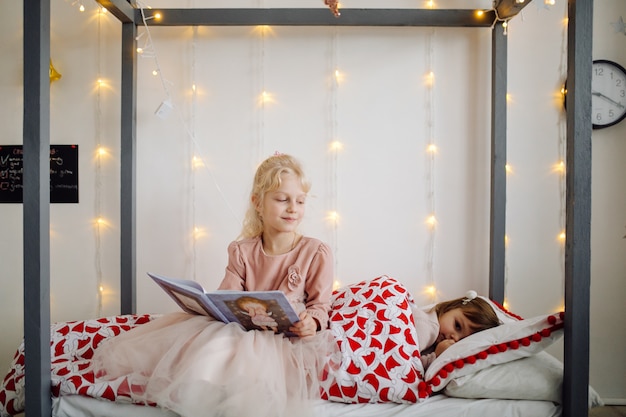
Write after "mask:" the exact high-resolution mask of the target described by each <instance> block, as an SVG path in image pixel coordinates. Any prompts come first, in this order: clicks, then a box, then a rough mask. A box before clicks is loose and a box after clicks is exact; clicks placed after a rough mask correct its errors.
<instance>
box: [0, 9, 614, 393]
mask: <svg viewBox="0 0 626 417" xmlns="http://www.w3.org/2000/svg"><path fill="white" fill-rule="evenodd" d="M535 2H536V3H538V4H530V5H528V6H527V7H526V9H525V11H524V12H523V15H522V16H518V17H517V18H516V19H515V20H513V21H512V22H511V24H510V29H509V35H508V36H509V38H508V39H509V94H510V96H511V98H510V100H509V111H508V115H509V118H508V134H509V138H510V140H509V145H508V162H509V164H510V165H511V167H512V171H511V173H510V174H509V176H508V197H507V216H508V217H507V236H508V252H507V254H508V257H507V290H506V296H507V300H508V304H509V307H510V308H511V309H512V310H513V311H515V312H517V313H518V314H521V315H524V316H532V315H538V314H542V313H546V312H550V311H555V310H557V309H559V308H562V303H563V301H562V299H563V267H562V262H563V248H562V244H561V242H560V241H559V240H558V238H557V236H558V234H559V233H560V231H561V229H562V228H563V224H564V218H563V215H562V212H563V204H562V201H563V200H562V198H563V196H562V189H563V188H562V187H563V185H564V184H563V182H562V180H561V177H560V175H559V174H558V173H555V172H553V166H554V165H555V164H556V163H557V162H558V161H559V159H560V158H562V157H564V150H563V148H562V143H564V142H563V141H564V140H565V136H564V135H565V122H564V116H563V111H562V105H561V103H562V99H561V97H560V96H559V90H560V87H561V85H562V84H563V82H564V77H565V71H566V69H565V66H566V63H565V54H566V32H565V30H566V29H565V26H564V18H565V16H566V9H567V2H566V1H565V0H557V4H556V5H555V6H553V7H551V8H544V7H543V6H542V3H540V2H539V0H536V1H535ZM163 3H164V0H162V2H161V3H159V2H156V1H155V2H152V4H151V5H152V6H155V7H158V6H159V5H160V4H163ZM179 3H180V2H179ZM179 3H177V7H178V6H180V4H179ZM231 3H232V2H231ZM231 3H228V4H229V6H230V5H232V4H231ZM270 3H271V4H270ZM318 3H319V2H318V1H316V0H307V1H302V2H301V3H298V4H302V6H303V7H319V6H320V5H319V4H318ZM344 3H345V7H347V8H349V7H381V6H380V3H379V2H373V1H372V2H368V3H367V4H365V2H358V3H357V2H356V0H353V2H349V1H348V0H346V1H345V2H344ZM412 3H413V2H408V1H402V0H395V1H394V3H393V5H392V4H391V3H385V7H394V6H397V7H414V5H413V4H412ZM441 3H442V4H439V7H442V8H445V7H450V8H452V7H460V5H459V4H455V3H454V2H452V1H449V2H445V4H443V3H444V2H441ZM485 3H486V4H485ZM464 4H467V2H465V3H464ZM490 4H491V2H490V1H486V2H473V3H472V5H473V6H474V7H489V5H490ZM187 5H188V6H195V4H194V2H192V1H188V2H187ZM257 5H258V2H257V1H249V2H244V1H241V2H237V3H236V4H235V5H234V6H235V7H256V6H257ZM290 5H291V3H290V2H285V1H283V2H282V3H281V2H279V1H274V2H270V1H267V6H269V7H287V6H290ZM2 6H4V7H2ZM85 6H86V8H87V10H86V11H85V12H83V13H81V12H79V11H78V9H77V6H76V5H72V4H71V2H69V1H61V0H53V1H52V11H53V19H52V24H51V28H52V32H51V41H52V44H51V56H52V60H53V63H54V65H55V68H56V69H57V70H58V71H59V72H60V73H61V74H62V76H63V77H62V78H61V80H59V81H56V82H54V83H53V84H52V85H51V105H52V109H51V142H52V143H54V144H79V146H80V168H79V169H80V203H79V204H76V205H65V204H64V205H60V204H55V205H53V206H52V208H51V231H52V233H51V286H52V295H51V297H52V312H51V313H52V319H53V320H54V321H62V320H75V319H86V318H92V317H96V316H105V315H113V314H117V313H118V311H119V301H118V299H119V285H118V281H119V214H118V211H119V197H118V190H119V159H120V155H119V120H120V116H119V112H120V106H119V101H120V91H119V80H120V75H119V66H120V62H119V61H120V58H119V57H120V49H119V43H120V33H119V32H120V25H119V23H118V22H117V21H116V20H115V19H114V18H113V17H112V16H108V15H104V16H98V14H97V11H96V7H95V4H94V3H90V4H86V5H85ZM198 6H200V5H199V4H198ZM0 7H1V8H2V10H3V11H4V13H3V14H2V15H0V19H2V24H1V25H0V31H1V36H2V38H3V39H4V40H5V41H3V43H2V46H1V47H0V51H1V52H2V59H1V60H0V74H2V76H1V77H0V91H1V92H2V94H1V95H0V102H1V103H2V104H1V107H2V109H3V111H2V112H1V113H0V123H1V124H2V126H3V135H2V136H1V137H0V146H1V145H3V144H4V145H11V144H19V143H21V132H22V96H21V93H22V80H21V78H22V50H21V48H22V26H21V20H22V10H21V6H20V7H16V6H15V5H14V2H12V1H9V0H0ZM594 13H595V16H594V20H595V26H594V58H596V59H599V58H604V59H612V60H614V61H616V62H618V63H621V64H622V65H626V48H625V47H624V42H626V38H624V37H623V34H621V33H617V32H616V30H615V28H614V27H613V26H611V24H610V23H611V22H616V21H617V19H618V18H619V16H620V15H621V16H626V4H624V2H623V1H620V0H603V1H602V2H596V4H595V10H594ZM140 32H141V33H144V35H143V36H142V37H141V38H140V40H139V43H140V44H142V45H143V44H144V42H145V41H146V39H147V38H148V36H147V34H146V33H145V30H144V29H140ZM150 35H151V37H152V42H151V43H150V44H149V45H151V46H152V47H153V48H152V50H153V52H155V57H156V61H155V59H154V58H145V59H141V60H140V61H139V66H138V80H139V85H138V107H137V115H138V135H137V136H138V195H137V197H138V214H137V219H138V240H137V256H138V283H137V285H138V291H139V294H138V309H139V312H154V313H156V312H168V311H174V310H176V307H175V306H174V304H173V303H172V302H170V301H169V300H168V299H167V297H166V296H165V295H163V294H162V293H161V291H160V290H159V289H158V288H157V287H156V286H155V285H154V284H153V283H152V282H151V281H149V280H148V279H147V278H145V276H144V273H145V272H146V271H154V272H158V273H162V274H166V275H172V276H180V277H186V278H194V279H197V280H198V281H200V282H201V283H202V284H203V285H205V286H206V287H207V288H213V287H215V286H216V285H217V284H218V283H219V281H220V279H221V277H222V274H223V269H224V266H225V263H226V245H227V244H228V242H229V241H231V240H233V239H234V238H236V236H237V234H238V232H239V228H240V220H241V218H242V216H243V213H244V210H245V204H246V201H247V198H248V192H249V186H250V181H251V177H252V174H253V172H254V168H255V166H256V164H257V163H258V162H259V161H260V160H261V159H263V158H264V157H266V156H268V155H270V154H272V153H273V152H274V151H280V152H285V153H292V154H294V155H296V156H298V157H299V158H300V159H301V160H302V162H303V163H304V165H305V167H306V169H307V171H308V173H309V175H310V177H311V179H312V182H313V189H312V193H311V194H312V198H311V199H310V200H309V206H308V213H307V216H308V219H307V220H306V222H305V224H304V225H303V231H304V232H305V233H307V234H310V235H313V236H316V237H319V238H321V239H323V240H325V241H327V242H329V243H330V244H331V246H332V247H333V248H334V250H335V255H336V257H337V265H336V266H337V268H336V269H337V270H336V274H337V280H338V281H340V282H341V283H342V284H346V283H350V282H355V281H357V280H361V279H365V278H372V277H375V276H378V275H381V274H388V275H392V276H394V277H396V278H398V279H400V280H401V281H402V282H404V283H405V284H406V285H407V286H408V287H409V289H410V290H411V291H412V292H413V294H414V296H415V297H416V299H417V300H418V302H420V303H428V302H431V301H432V298H431V297H430V296H429V295H428V294H426V293H424V290H425V288H426V287H427V286H428V285H430V284H431V283H434V284H435V286H436V287H437V290H438V294H437V299H446V298H451V297H456V296H459V295H462V294H463V293H465V291H466V290H468V289H476V290H477V291H479V292H482V293H486V292H487V291H488V285H487V276H488V265H487V261H488V227H489V214H488V210H489V141H490V130H489V118H490V116H489V113H490V101H489V94H490V93H489V89H490V80H489V77H490V52H491V33H490V31H489V29H467V28H465V29H464V28H436V29H430V28H338V29H336V30H335V29H332V28H289V27H275V28H272V31H271V32H267V33H266V35H265V36H262V35H261V34H260V31H259V29H257V28H232V27H231V28H206V27H200V28H197V30H196V31H195V35H194V30H193V29H192V28H158V29H157V28H152V29H151V30H150ZM333 39H334V41H333ZM148 52H150V51H148ZM335 66H336V67H337V68H339V70H340V71H341V74H342V77H341V79H340V82H339V85H338V86H337V87H336V88H333V81H332V73H333V71H334V67H335ZM157 67H158V68H160V70H161V74H162V76H163V77H162V78H161V77H159V76H153V75H152V74H151V72H152V70H153V69H155V68H157ZM431 70H432V71H434V73H435V84H434V87H433V88H432V90H429V88H428V87H427V86H426V85H425V83H424V75H425V74H426V73H428V72H429V71H431ZM98 78H100V79H103V80H104V82H105V84H103V85H102V86H101V87H100V88H98V87H97V84H96V80H97V79H98ZM192 84H195V85H196V86H197V90H196V91H197V93H196V94H195V95H194V94H193V93H192V90H191V86H192ZM164 87H165V88H164ZM262 89H265V90H267V91H268V92H269V93H270V94H272V99H273V100H272V102H269V103H266V104H265V105H264V106H260V105H259V104H258V95H259V93H260V91H262ZM167 99H170V100H171V101H172V103H173V104H174V110H173V111H172V112H171V114H170V115H169V116H168V117H166V118H165V119H160V118H158V117H156V116H155V115H154V112H155V110H156V109H157V107H158V106H159V105H160V104H161V102H162V101H164V100H167ZM429 125H430V127H429ZM625 130H626V122H623V123H621V124H619V125H616V126H613V127H611V128H609V129H605V130H601V131H594V136H593V178H592V190H593V194H592V199H593V215H592V242H591V244H592V304H591V335H592V340H591V383H592V385H593V386H594V387H595V388H596V389H597V390H598V391H599V392H600V394H601V395H602V396H604V397H605V398H609V399H622V400H625V399H626V381H625V379H624V378H625V375H626V372H624V371H625V368H626V364H625V360H626V355H624V349H623V348H622V347H623V346H624V344H625V343H626V332H625V330H624V329H625V328H626V326H624V319H623V317H624V316H625V313H626V312H625V311H624V305H625V303H624V302H623V297H624V295H626V294H625V284H624V278H625V277H626V257H625V256H624V251H625V247H626V239H623V238H622V237H623V236H624V234H626V229H625V228H624V227H625V226H626V218H625V216H624V213H626V195H625V193H624V187H623V182H622V181H623V180H622V179H623V178H624V177H625V174H626V172H625V171H626V168H625V166H624V164H623V158H624V157H625V156H626V143H625V141H624V140H623V138H624V137H625V136H626V134H625V133H626V131H625ZM334 135H336V139H338V140H340V141H341V142H342V144H343V149H342V150H341V151H340V152H338V153H337V154H334V153H333V152H331V151H330V150H329V144H330V142H331V141H332V139H333V138H334V137H333V136H334ZM431 137H432V138H434V141H435V143H436V144H437V146H438V153H437V154H436V156H435V157H434V159H433V161H434V163H431V158H430V156H429V154H428V153H427V152H426V151H425V149H426V146H427V145H428V144H429V143H430V141H431ZM98 144H101V145H102V146H104V147H105V148H106V149H107V155H105V156H103V157H101V159H100V165H99V166H100V168H98V165H97V161H98V159H97V156H96V149H97V145H98ZM194 155H197V156H198V157H200V158H202V159H203V161H204V163H205V165H206V167H208V168H206V167H204V168H202V167H200V168H196V169H193V168H192V163H191V161H192V158H193V156H194ZM431 180H432V185H433V188H432V189H433V190H434V193H433V198H434V199H433V200H431V197H430V196H429V190H430V187H431ZM433 207H434V209H435V213H436V215H437V218H438V224H437V227H436V229H435V230H434V232H431V231H430V230H429V228H428V227H427V226H426V224H425V220H426V218H427V217H428V216H429V215H430V213H431V210H432V208H433ZM334 209H336V210H337V211H338V212H339V215H340V220H339V222H338V223H337V225H336V226H335V225H334V224H333V223H331V222H329V221H328V220H326V217H327V212H328V211H330V210H334ZM100 216H101V217H102V218H104V219H105V220H106V223H105V224H103V225H101V226H100V227H99V232H98V228H97V227H95V226H94V225H95V219H96V218H97V217H100ZM21 224H22V214H21V205H19V204H1V205H0V227H1V230H2V239H1V240H0V253H1V255H0V256H1V258H0V262H1V265H2V268H1V269H0V282H1V287H0V288H1V289H2V290H1V292H0V313H1V314H2V315H3V317H4V319H5V320H4V321H3V323H4V324H3V325H2V334H3V337H2V338H0V365H1V364H2V363H6V364H7V365H8V363H9V361H10V359H11V357H12V355H13V352H14V350H15V348H16V347H17V344H18V343H19V340H20V339H21V337H22V309H23V303H22V271H23V266H22V263H23V253H22V227H21ZM194 227H196V228H198V229H200V233H199V234H198V235H197V236H196V238H195V239H194V238H193V230H194ZM431 262H432V275H431V274H430V272H429V271H430V270H429V266H428V265H429V263H431ZM100 285H102V287H103V288H104V291H103V292H102V295H101V296H99V291H98V287H99V286H100ZM561 349H562V344H559V346H556V347H554V348H553V349H552V350H551V351H552V353H554V354H556V355H557V356H560V355H561ZM0 372H1V371H0Z"/></svg>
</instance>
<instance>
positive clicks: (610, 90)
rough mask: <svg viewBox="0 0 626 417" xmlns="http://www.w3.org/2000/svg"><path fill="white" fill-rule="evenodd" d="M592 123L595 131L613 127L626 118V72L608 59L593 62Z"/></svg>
mask: <svg viewBox="0 0 626 417" xmlns="http://www.w3.org/2000/svg"><path fill="white" fill-rule="evenodd" d="M592 71H593V72H592V74H591V109H592V110H591V121H592V123H593V128H594V129H603V128H605V127H609V126H613V125H614V124H617V123H619V122H621V121H622V120H624V118H626V70H625V69H624V67H622V66H621V65H619V64H617V63H615V62H613V61H609V60H606V59H598V60H595V61H593V69H592Z"/></svg>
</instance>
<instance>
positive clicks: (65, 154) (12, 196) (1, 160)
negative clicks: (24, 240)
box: [0, 145, 78, 203]
mask: <svg viewBox="0 0 626 417" xmlns="http://www.w3.org/2000/svg"><path fill="white" fill-rule="evenodd" d="M23 177H24V154H23V149H22V145H0V203H22V202H23V201H24V197H23V180H24V178H23ZM50 202H51V203H78V145H50Z"/></svg>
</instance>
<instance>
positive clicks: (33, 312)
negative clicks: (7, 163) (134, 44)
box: [22, 0, 52, 416]
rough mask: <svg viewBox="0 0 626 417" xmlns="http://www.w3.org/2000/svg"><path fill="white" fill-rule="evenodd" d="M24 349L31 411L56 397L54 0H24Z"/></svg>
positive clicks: (44, 410) (41, 411)
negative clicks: (52, 317)
mask: <svg viewBox="0 0 626 417" xmlns="http://www.w3.org/2000/svg"><path fill="white" fill-rule="evenodd" d="M23 10H24V119H23V132H22V134H23V151H24V177H23V178H24V182H23V187H24V188H23V191H24V194H23V196H24V200H23V201H24V203H23V213H24V214H23V216H24V219H23V223H24V229H23V235H24V254H23V259H24V261H23V262H24V352H25V368H26V369H25V380H26V381H28V384H26V388H25V398H26V410H25V411H26V415H28V416H49V415H51V414H52V398H51V396H50V380H51V377H50V72H49V71H50V70H49V68H50V0H32V1H25V2H24V9H23Z"/></svg>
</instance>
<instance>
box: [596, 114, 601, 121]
mask: <svg viewBox="0 0 626 417" xmlns="http://www.w3.org/2000/svg"><path fill="white" fill-rule="evenodd" d="M596 121H598V122H601V121H602V113H596Z"/></svg>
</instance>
